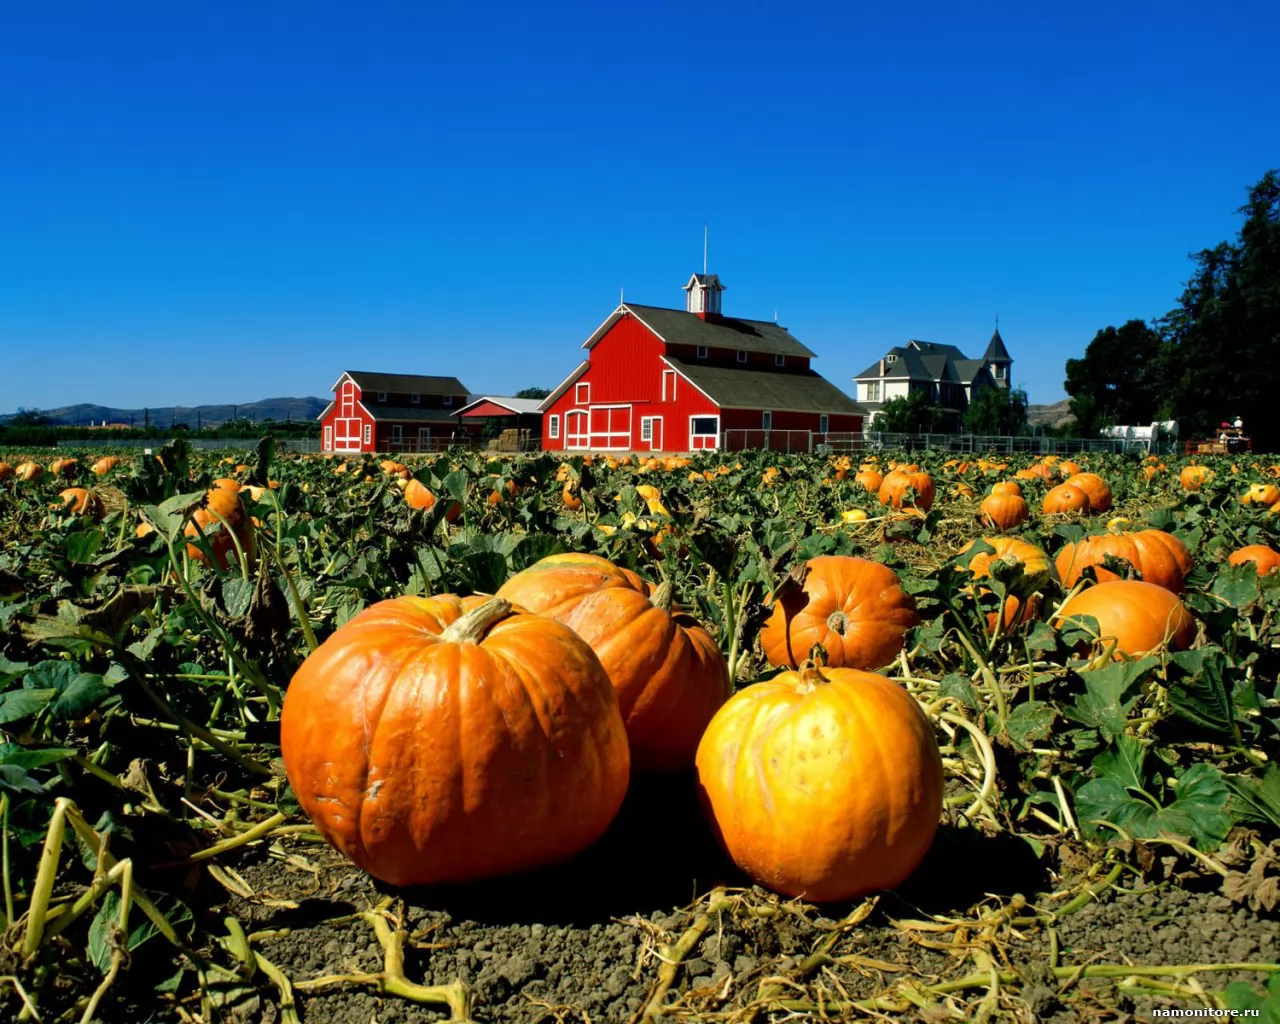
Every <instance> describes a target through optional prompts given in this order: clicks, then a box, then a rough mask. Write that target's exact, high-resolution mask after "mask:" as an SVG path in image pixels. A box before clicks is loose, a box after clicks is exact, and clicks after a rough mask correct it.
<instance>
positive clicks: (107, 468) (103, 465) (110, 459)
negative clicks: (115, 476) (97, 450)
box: [89, 455, 124, 476]
mask: <svg viewBox="0 0 1280 1024" xmlns="http://www.w3.org/2000/svg"><path fill="white" fill-rule="evenodd" d="M122 462H124V459H122V458H121V457H120V456H119V455H104V456H103V457H102V458H100V459H99V460H98V461H97V462H95V463H94V464H93V465H92V466H90V467H89V468H90V470H91V471H92V472H93V474H94V476H106V475H107V474H108V473H110V472H111V471H112V470H113V469H115V468H116V466H118V465H120V464H121V463H122Z"/></svg>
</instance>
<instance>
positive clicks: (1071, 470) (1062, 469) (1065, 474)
mask: <svg viewBox="0 0 1280 1024" xmlns="http://www.w3.org/2000/svg"><path fill="white" fill-rule="evenodd" d="M1079 472H1080V463H1078V462H1071V461H1070V460H1068V461H1066V462H1060V463H1058V473H1059V475H1060V476H1061V477H1062V478H1063V479H1064V480H1070V479H1071V478H1072V477H1073V476H1075V475H1076V474H1077V473H1079Z"/></svg>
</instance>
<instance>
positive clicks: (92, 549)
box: [63, 529, 107, 565]
mask: <svg viewBox="0 0 1280 1024" xmlns="http://www.w3.org/2000/svg"><path fill="white" fill-rule="evenodd" d="M106 541H107V538H106V535H105V534H103V532H102V531H101V530H96V529H94V530H84V531H83V532H81V533H73V534H71V536H69V537H68V538H67V539H66V542H65V543H64V544H63V551H65V552H66V555H67V561H69V562H72V563H74V564H76V565H92V564H93V559H94V556H95V555H97V553H98V552H99V551H101V550H102V545H103V544H105V543H106Z"/></svg>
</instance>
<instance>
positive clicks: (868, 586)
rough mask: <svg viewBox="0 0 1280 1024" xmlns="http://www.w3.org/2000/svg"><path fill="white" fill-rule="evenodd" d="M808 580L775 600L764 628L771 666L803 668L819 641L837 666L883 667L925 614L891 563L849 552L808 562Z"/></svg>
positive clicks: (764, 644) (763, 638)
mask: <svg viewBox="0 0 1280 1024" xmlns="http://www.w3.org/2000/svg"><path fill="white" fill-rule="evenodd" d="M805 569H806V572H805V574H804V582H803V583H802V584H801V586H800V587H799V588H793V589H792V590H790V591H789V592H786V593H784V594H783V595H782V597H781V599H780V600H778V601H776V602H774V605H773V612H772V614H771V615H770V616H769V618H768V620H767V621H766V622H765V624H764V628H763V629H762V630H761V631H760V644H761V646H762V647H763V648H764V656H765V657H766V658H767V659H768V660H769V664H770V665H777V666H779V667H790V668H798V667H799V666H800V665H801V664H803V663H804V662H805V661H806V660H808V658H809V652H810V651H811V650H813V647H814V645H815V644H821V645H822V647H823V649H824V650H825V651H826V652H827V658H826V664H827V665H828V666H830V667H832V668H860V669H877V668H882V667H883V666H885V665H887V664H889V662H891V661H893V659H894V658H895V657H897V654H898V652H899V651H900V650H902V646H903V642H904V639H905V637H906V633H907V630H908V629H910V628H911V627H912V626H914V625H916V624H917V623H918V622H919V621H920V618H919V616H918V615H917V614H916V602H915V598H913V597H912V596H911V595H910V594H908V593H907V592H906V591H905V590H903V589H902V583H901V581H900V580H899V579H898V575H897V573H895V572H894V571H893V570H892V569H890V568H889V567H888V566H884V565H881V564H880V563H879V562H872V561H870V560H869V559H866V558H852V557H850V556H848V555H820V556H818V557H817V558H811V559H809V561H808V562H806V563H805Z"/></svg>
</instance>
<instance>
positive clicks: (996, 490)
mask: <svg viewBox="0 0 1280 1024" xmlns="http://www.w3.org/2000/svg"><path fill="white" fill-rule="evenodd" d="M991 493H992V494H1014V495H1017V496H1018V497H1019V498H1021V497H1022V488H1021V487H1020V486H1019V485H1018V481H1016V480H1000V481H998V482H996V483H994V484H992V485H991Z"/></svg>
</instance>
